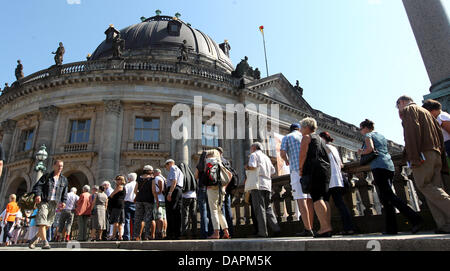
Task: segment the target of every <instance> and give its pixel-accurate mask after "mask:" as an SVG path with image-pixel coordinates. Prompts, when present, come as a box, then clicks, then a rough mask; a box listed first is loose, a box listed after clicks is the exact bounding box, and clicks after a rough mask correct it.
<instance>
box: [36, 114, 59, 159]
mask: <svg viewBox="0 0 450 271" xmlns="http://www.w3.org/2000/svg"><path fill="white" fill-rule="evenodd" d="M39 111H40V112H41V115H42V117H41V122H40V124H39V130H38V132H37V136H38V138H37V141H36V142H37V145H36V147H37V148H39V147H40V146H42V145H43V144H45V147H47V153H48V154H49V156H51V155H52V154H54V150H53V148H52V146H53V142H52V141H53V134H54V133H55V128H56V118H57V117H58V112H59V109H58V108H57V107H56V106H53V105H51V106H47V107H41V108H39ZM47 168H49V167H48V166H47Z"/></svg>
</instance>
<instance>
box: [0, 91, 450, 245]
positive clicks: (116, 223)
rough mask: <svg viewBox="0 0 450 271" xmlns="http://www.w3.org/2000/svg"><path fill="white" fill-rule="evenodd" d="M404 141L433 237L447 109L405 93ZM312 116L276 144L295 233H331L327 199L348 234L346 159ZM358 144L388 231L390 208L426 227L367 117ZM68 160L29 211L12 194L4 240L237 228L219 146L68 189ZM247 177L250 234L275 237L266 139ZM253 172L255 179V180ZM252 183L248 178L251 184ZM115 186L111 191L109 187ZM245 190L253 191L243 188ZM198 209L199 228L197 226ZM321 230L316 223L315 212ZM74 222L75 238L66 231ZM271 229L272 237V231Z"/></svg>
mask: <svg viewBox="0 0 450 271" xmlns="http://www.w3.org/2000/svg"><path fill="white" fill-rule="evenodd" d="M397 108H398V110H399V116H400V118H401V120H402V125H403V128H404V138H405V151H404V152H405V157H406V160H407V161H408V165H409V166H410V167H411V169H412V172H413V176H414V181H415V184H416V186H417V188H418V190H419V191H420V192H421V193H423V195H424V196H425V199H426V201H427V204H428V206H429V208H430V211H431V213H432V216H433V218H434V220H435V222H436V225H437V229H436V233H446V234H448V233H450V196H449V195H448V194H447V193H446V191H445V190H444V187H443V181H442V175H441V173H442V172H444V173H448V164H447V156H448V155H449V154H450V136H449V132H450V115H449V114H448V113H446V112H443V111H442V108H441V105H440V104H439V103H438V102H436V101H433V100H427V101H425V103H424V105H423V107H420V106H418V105H416V104H415V103H414V102H413V100H412V99H411V98H410V97H408V96H402V97H400V98H399V99H398V101H397ZM317 128H318V126H317V122H316V121H315V120H314V119H313V118H305V119H303V120H301V121H300V122H299V123H293V124H292V125H291V127H290V132H289V134H288V135H286V136H285V137H284V138H283V140H282V144H281V153H280V154H281V158H282V159H283V160H284V161H285V163H286V165H287V166H289V168H290V180H291V187H292V193H293V198H294V200H295V201H296V203H297V206H298V210H299V212H300V214H301V222H302V223H303V231H301V232H299V233H297V234H296V235H297V236H301V237H315V238H321V237H332V235H333V234H336V233H335V232H333V228H332V225H331V209H330V205H329V203H328V202H329V199H330V197H332V198H333V202H334V204H335V205H336V207H337V210H338V211H339V213H340V216H341V218H342V224H343V227H342V228H343V231H342V232H339V233H338V234H342V235H352V234H354V233H355V226H354V223H353V221H352V215H351V212H350V210H349V208H348V207H347V206H346V205H345V203H344V200H343V195H344V193H345V192H346V191H347V188H348V186H349V182H348V180H347V179H346V178H345V176H344V174H343V173H342V172H341V169H342V168H343V162H342V160H341V158H340V156H339V152H338V150H337V149H336V148H335V147H334V146H333V145H332V142H333V138H332V137H331V135H330V134H329V133H328V132H322V133H320V134H319V135H318V134H316V131H317ZM360 133H361V134H362V135H363V136H364V142H363V145H362V147H361V149H359V150H358V154H360V155H371V154H374V155H372V156H373V157H372V158H371V160H370V161H369V163H370V168H371V171H372V174H373V177H374V182H375V185H376V186H377V191H378V193H379V197H380V201H381V204H382V205H383V213H384V214H385V219H386V221H385V232H384V233H386V234H397V232H398V229H397V222H396V217H395V216H396V209H397V210H399V211H400V213H401V214H403V215H404V216H405V217H406V218H407V219H408V220H409V221H410V225H411V232H412V233H413V234H414V233H417V232H418V231H420V230H421V228H422V226H423V219H422V218H421V216H420V215H419V214H418V213H417V212H415V211H414V210H413V209H411V208H410V207H409V206H408V205H407V204H406V203H405V202H404V201H403V200H402V199H400V198H399V197H397V196H396V194H395V193H394V191H393V189H392V182H393V177H394V164H393V162H392V159H391V156H390V154H389V151H388V144H387V140H386V139H385V137H384V136H383V135H382V134H380V133H378V132H376V131H375V125H374V123H373V122H372V121H370V120H368V119H366V120H364V121H362V122H361V124H360ZM63 166H64V162H63V161H61V160H56V161H54V164H53V171H52V172H50V173H47V174H44V175H43V176H42V177H41V178H40V179H39V180H38V182H37V183H36V184H35V185H34V186H33V190H32V193H33V194H34V201H35V203H36V204H35V208H34V209H33V210H20V208H19V205H18V204H17V198H16V195H14V194H12V195H10V196H9V203H8V205H7V207H6V209H5V211H4V212H3V213H2V214H1V215H0V219H1V221H2V222H1V223H2V224H1V225H2V236H1V237H0V238H1V240H0V241H2V242H3V244H5V245H11V244H17V243H28V245H29V247H30V248H35V247H36V245H37V244H38V242H39V241H42V242H43V246H42V248H43V249H49V248H50V245H49V241H55V242H62V241H66V242H67V241H69V240H71V239H74V238H77V240H78V241H100V240H114V241H122V240H126V241H128V240H132V241H141V240H155V239H156V240H160V239H170V240H178V239H180V238H202V239H206V238H209V239H220V238H222V239H230V238H231V237H232V236H233V234H234V232H233V217H232V212H231V201H232V192H233V189H234V188H236V187H237V185H238V184H239V177H238V175H237V174H236V171H235V170H234V169H233V168H232V166H231V162H230V161H227V159H225V158H224V157H223V149H222V148H221V147H218V148H215V149H211V150H208V151H204V152H203V153H202V154H201V156H200V158H199V162H198V164H197V166H196V167H195V173H193V172H192V171H191V170H190V168H189V167H187V166H186V165H184V164H183V163H180V164H178V165H177V164H176V163H175V161H174V160H173V159H169V160H167V161H166V162H165V169H166V171H167V173H168V174H167V178H166V177H164V176H163V174H162V171H161V170H160V169H154V168H153V167H152V166H151V165H146V166H145V167H144V168H143V173H142V174H141V175H139V176H138V174H136V173H129V174H128V175H127V176H123V175H118V176H116V178H115V179H114V184H115V185H114V186H113V185H111V183H110V182H109V181H105V182H103V184H102V185H101V186H94V187H90V186H88V185H85V186H83V187H82V191H81V194H80V195H79V196H78V195H77V189H76V188H74V187H72V188H70V191H69V187H68V181H67V178H66V177H64V176H63V175H62V174H61V173H62V170H63ZM245 169H246V178H245V180H244V183H245V187H246V201H247V202H248V203H250V205H251V208H252V209H251V210H252V211H251V214H252V220H253V224H254V229H255V235H253V237H261V238H264V237H268V236H280V235H281V229H280V226H279V225H278V222H277V219H276V217H275V215H274V212H273V210H272V207H271V196H272V179H271V177H272V176H273V174H274V173H275V168H274V166H273V164H272V162H271V160H270V158H269V157H268V156H267V155H266V154H265V153H264V151H263V145H262V144H261V143H259V142H254V143H253V144H252V145H251V148H250V156H249V160H248V163H247V165H246V166H245ZM250 176H256V177H255V179H254V180H253V177H250ZM251 182H254V183H251ZM113 187H114V188H113ZM247 187H251V188H249V189H248V190H247ZM197 213H199V214H200V231H199V232H198V231H197V223H198V221H197ZM315 215H316V216H317V218H318V220H319V224H320V228H319V229H318V230H317V231H315V230H314V229H313V225H314V216H315ZM75 219H77V222H78V223H77V226H78V234H77V236H72V233H73V231H72V225H73V223H74V221H75ZM269 228H270V230H271V232H272V235H269V230H268V229H269Z"/></svg>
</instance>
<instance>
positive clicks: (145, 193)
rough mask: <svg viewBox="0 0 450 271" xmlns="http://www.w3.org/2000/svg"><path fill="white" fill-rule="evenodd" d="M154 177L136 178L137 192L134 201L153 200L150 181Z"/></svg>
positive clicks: (151, 201)
mask: <svg viewBox="0 0 450 271" xmlns="http://www.w3.org/2000/svg"><path fill="white" fill-rule="evenodd" d="M153 179H154V178H145V179H143V178H142V177H141V176H139V177H138V179H137V186H138V192H137V195H136V202H150V203H153V202H154V201H155V197H154V196H153V192H152V182H153Z"/></svg>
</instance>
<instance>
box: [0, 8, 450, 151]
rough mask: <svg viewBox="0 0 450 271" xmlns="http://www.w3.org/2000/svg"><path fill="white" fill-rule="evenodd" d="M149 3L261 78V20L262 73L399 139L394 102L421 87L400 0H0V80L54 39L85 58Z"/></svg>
mask: <svg viewBox="0 0 450 271" xmlns="http://www.w3.org/2000/svg"><path fill="white" fill-rule="evenodd" d="M442 2H443V3H444V4H445V5H446V6H447V10H450V3H449V2H450V1H448V0H444V1H442ZM156 9H160V10H161V11H162V13H163V15H174V14H175V13H176V12H179V13H181V15H182V16H181V19H182V20H183V21H185V22H188V23H191V24H192V26H193V27H194V28H197V29H200V30H202V31H203V32H204V33H207V34H208V35H209V36H211V37H212V38H213V39H214V40H215V41H216V42H218V43H220V42H223V40H225V39H227V40H228V41H229V43H230V45H231V58H232V61H233V64H234V65H236V64H237V63H238V62H239V61H240V60H241V59H242V58H243V57H244V56H248V57H249V63H250V65H251V66H253V67H259V69H260V70H261V71H262V75H265V74H266V73H265V64H264V51H263V45H262V37H261V33H260V32H259V30H258V27H259V26H260V25H264V27H265V36H266V44H267V54H268V61H269V72H270V74H274V73H283V74H284V76H286V78H287V79H288V80H289V81H290V82H291V83H292V84H295V80H299V81H300V85H301V86H302V87H303V88H304V98H305V99H306V100H307V101H308V102H309V103H310V105H311V106H312V107H313V108H315V109H318V110H321V111H323V112H325V113H327V114H330V115H333V116H335V117H338V118H340V119H342V120H344V121H346V122H349V123H352V124H355V125H357V126H358V125H359V123H360V122H361V121H362V120H364V119H365V118H369V119H371V120H373V121H374V122H375V128H376V130H377V131H379V132H380V133H382V134H384V135H385V136H386V137H387V138H389V139H391V140H394V141H395V142H397V143H400V144H403V131H402V127H401V122H400V119H399V118H398V114H397V111H396V109H395V100H396V99H397V98H398V97H399V96H400V95H402V94H408V95H410V96H412V97H413V98H414V99H415V100H416V101H417V102H420V101H422V98H423V95H425V94H427V93H428V89H429V87H430V81H429V79H428V76H427V73H426V70H425V67H424V64H423V61H422V59H421V56H420V52H419V49H418V47H417V44H416V41H415V39H414V35H413V33H412V30H411V27H410V25H409V22H408V18H407V16H406V12H405V10H404V7H403V4H402V1H400V0H281V1H266V0H258V1H257V0H220V1H212V0H190V1H185V0H184V1H181V0H170V1H168V0H165V1H163V0H151V1H150V0H128V1H124V0H38V1H36V0H16V1H1V3H0V10H2V15H1V16H0V34H1V37H2V42H1V43H0V60H1V62H0V86H2V88H3V84H4V82H8V83H9V84H11V83H12V82H13V81H14V80H15V77H14V69H15V66H16V60H17V59H21V60H22V63H23V65H24V73H25V75H29V74H31V73H34V72H36V71H39V70H41V69H45V68H48V67H49V66H51V65H52V64H54V62H53V55H51V52H52V51H55V50H56V48H57V46H58V42H59V41H62V42H63V43H64V46H65V48H66V54H65V56H64V63H69V62H76V61H82V60H85V57H86V55H87V54H88V53H92V52H93V51H94V50H95V48H96V47H97V46H98V45H99V44H100V43H101V42H102V41H103V40H104V38H105V35H104V34H103V32H104V31H105V30H106V28H107V27H108V25H109V24H114V25H115V26H116V28H118V29H122V28H125V27H127V26H129V25H132V24H135V23H138V22H139V21H140V20H139V18H140V17H141V16H145V17H150V16H153V15H154V14H155V13H154V11H155V10H156Z"/></svg>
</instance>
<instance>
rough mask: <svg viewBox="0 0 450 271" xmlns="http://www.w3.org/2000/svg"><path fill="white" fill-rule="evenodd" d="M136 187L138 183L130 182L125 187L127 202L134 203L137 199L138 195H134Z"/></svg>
mask: <svg viewBox="0 0 450 271" xmlns="http://www.w3.org/2000/svg"><path fill="white" fill-rule="evenodd" d="M135 187H136V181H132V182H129V183H127V184H126V185H125V191H126V193H127V194H126V196H125V201H128V202H134V199H135V198H136V194H134V188H135Z"/></svg>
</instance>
